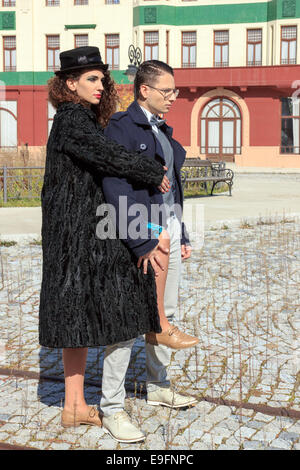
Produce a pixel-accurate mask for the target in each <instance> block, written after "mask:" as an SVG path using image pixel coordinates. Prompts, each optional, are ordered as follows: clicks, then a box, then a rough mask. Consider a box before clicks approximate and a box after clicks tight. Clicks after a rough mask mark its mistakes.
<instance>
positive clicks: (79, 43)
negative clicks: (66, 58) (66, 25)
mask: <svg viewBox="0 0 300 470" xmlns="http://www.w3.org/2000/svg"><path fill="white" fill-rule="evenodd" d="M88 45H89V35H88V34H75V35H74V47H75V49H76V47H86V46H88Z"/></svg>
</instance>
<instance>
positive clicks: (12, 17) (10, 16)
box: [0, 11, 16, 31]
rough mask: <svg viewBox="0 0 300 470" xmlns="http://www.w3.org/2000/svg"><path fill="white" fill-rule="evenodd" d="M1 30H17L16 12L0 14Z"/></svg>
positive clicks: (2, 12)
mask: <svg viewBox="0 0 300 470" xmlns="http://www.w3.org/2000/svg"><path fill="white" fill-rule="evenodd" d="M0 29H1V30H4V31H6V30H15V29H16V12H15V11H1V12H0Z"/></svg>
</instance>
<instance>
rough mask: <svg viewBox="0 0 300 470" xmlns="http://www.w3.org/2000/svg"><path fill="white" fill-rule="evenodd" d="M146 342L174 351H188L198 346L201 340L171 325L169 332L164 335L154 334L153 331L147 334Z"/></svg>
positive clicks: (164, 332)
mask: <svg viewBox="0 0 300 470" xmlns="http://www.w3.org/2000/svg"><path fill="white" fill-rule="evenodd" d="M146 342H147V343H149V344H154V345H158V344H163V345H164V346H168V347H169V348H172V349H187V348H192V347H193V346H195V345H196V344H198V343H199V338H196V337H195V336H190V335H187V334H186V333H183V332H182V331H180V330H179V328H178V327H177V326H174V325H171V326H170V328H169V329H168V330H167V331H163V332H162V333H154V332H153V331H151V332H150V333H147V334H146Z"/></svg>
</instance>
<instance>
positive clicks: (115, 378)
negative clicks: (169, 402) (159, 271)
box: [100, 218, 181, 416]
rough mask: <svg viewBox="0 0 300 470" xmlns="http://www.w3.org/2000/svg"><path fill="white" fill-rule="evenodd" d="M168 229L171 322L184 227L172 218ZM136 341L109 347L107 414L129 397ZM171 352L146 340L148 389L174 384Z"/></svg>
mask: <svg viewBox="0 0 300 470" xmlns="http://www.w3.org/2000/svg"><path fill="white" fill-rule="evenodd" d="M167 230H168V232H169V235H170V258H169V267H168V275H167V280H166V288H165V296H164V305H165V313H166V316H167V317H168V320H169V321H172V319H173V318H174V316H175V318H177V316H176V313H177V304H178V290H179V279H180V268H181V243H180V236H181V227H180V223H179V221H178V219H177V218H170V219H169V220H168V227H167ZM178 319H179V318H178ZM134 342H135V339H132V340H129V341H124V342H122V343H118V344H113V345H110V346H106V350H105V356H104V362H103V377H102V397H101V401H100V407H101V410H102V412H103V414H104V415H105V416H109V415H112V414H114V413H117V412H118V411H121V410H123V409H124V401H125V396H126V392H125V376H126V372H127V368H128V365H129V361H130V355H131V350H132V347H133V344H134ZM171 351H172V350H171V349H170V348H167V347H166V346H163V345H158V346H154V345H151V344H148V343H146V373H147V383H146V386H147V391H152V390H155V388H157V387H168V386H169V385H170V381H169V377H168V372H167V366H168V365H169V364H170V358H171Z"/></svg>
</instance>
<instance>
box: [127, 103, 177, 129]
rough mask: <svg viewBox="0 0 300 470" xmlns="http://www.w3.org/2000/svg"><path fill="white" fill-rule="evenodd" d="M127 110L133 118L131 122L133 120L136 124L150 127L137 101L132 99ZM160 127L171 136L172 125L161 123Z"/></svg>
mask: <svg viewBox="0 0 300 470" xmlns="http://www.w3.org/2000/svg"><path fill="white" fill-rule="evenodd" d="M127 112H128V114H129V116H130V117H131V119H132V120H133V122H135V123H136V124H137V125H139V126H145V127H149V128H151V126H150V124H149V121H148V119H147V117H146V115H145V113H143V111H142V110H141V107H140V105H139V104H138V102H137V101H133V103H131V105H130V106H129V107H128V109H127ZM161 129H164V131H165V133H166V134H167V135H168V136H169V137H172V134H173V128H172V127H170V126H168V125H167V124H163V126H161Z"/></svg>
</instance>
